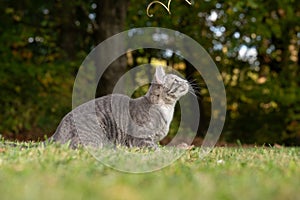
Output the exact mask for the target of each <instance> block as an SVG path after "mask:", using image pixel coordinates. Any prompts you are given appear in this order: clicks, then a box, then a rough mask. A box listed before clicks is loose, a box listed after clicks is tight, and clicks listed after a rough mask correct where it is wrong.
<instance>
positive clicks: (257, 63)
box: [0, 0, 300, 146]
mask: <svg viewBox="0 0 300 200" xmlns="http://www.w3.org/2000/svg"><path fill="white" fill-rule="evenodd" d="M150 2H151V1H149V0H144V1H141V0H127V1H125V0H122V1H121V0H118V1H117V0H74V1H67V0H49V1H44V0H35V1H32V0H22V1H19V0H1V1H0V61H1V65H0V105H1V107H0V134H1V135H2V137H4V138H6V139H13V140H16V139H17V140H43V139H44V137H45V136H50V135H52V134H53V132H54V131H55V129H56V127H57V125H58V124H59V122H60V120H61V119H62V117H63V116H64V115H65V114H66V113H67V112H69V111H70V110H71V105H72V104H71V103H72V99H71V95H72V87H73V82H74V79H75V76H76V73H77V70H78V69H79V67H80V65H81V63H82V62H83V60H84V58H85V57H86V56H87V55H88V53H89V52H90V51H91V50H92V49H93V48H94V47H95V46H96V45H97V44H99V43H100V42H102V41H103V40H105V39H106V38H108V37H110V36H112V35H114V34H116V33H119V32H121V31H124V30H129V29H131V28H135V27H150V26H151V27H152V26H154V27H157V26H159V27H164V28H170V29H174V30H178V31H180V32H182V33H185V34H187V35H189V36H190V37H192V38H193V39H195V40H196V41H198V42H199V44H201V45H202V46H203V47H204V48H205V49H206V50H207V52H208V53H209V54H210V55H211V57H212V58H213V60H214V61H215V63H216V64H217V66H218V68H219V70H220V73H221V74H222V77H223V79H224V84H225V87H226V92H227V118H226V124H225V127H224V130H223V133H222V136H221V141H224V142H226V143H229V144H232V143H236V142H237V141H238V142H241V143H243V144H271V145H273V144H280V145H287V146H290V145H300V89H299V86H300V69H299V65H300V50H299V48H300V4H299V2H298V1H297V0H264V1H261V0H244V1H241V0H226V1H221V0H219V1H215V0H203V1H199V0H194V1H193V5H191V6H190V5H188V4H187V3H186V2H185V1H184V0H173V1H172V3H171V6H170V10H171V13H172V14H171V15H169V14H168V12H167V11H166V9H164V8H163V7H162V6H161V5H158V4H156V5H153V6H152V7H151V9H150V12H151V13H153V14H154V16H153V17H152V18H150V17H148V16H147V13H146V8H147V6H148V4H149V3H150ZM167 2H168V1H162V3H165V4H167ZM145 63H152V64H161V65H169V66H171V67H173V68H174V69H176V70H178V71H180V72H181V73H182V74H184V75H185V76H186V77H188V79H189V80H190V81H193V82H195V83H197V85H198V86H199V87H197V88H195V89H196V90H197V92H198V93H199V98H198V100H199V106H200V108H201V121H200V122H199V124H200V127H199V130H198V133H197V135H198V137H199V138H201V137H203V136H204V135H205V133H206V132H205V131H206V129H207V126H208V123H209V119H210V115H211V113H210V101H211V100H210V97H209V93H208V91H207V88H206V85H205V83H204V82H203V80H202V78H201V74H199V73H198V72H197V71H196V70H195V69H194V68H193V66H191V65H190V64H189V63H188V62H187V61H186V60H184V59H183V58H181V57H180V56H177V55H176V54H175V53H174V52H170V51H158V50H155V49H148V50H145V49H141V50H137V51H131V52H128V53H127V54H126V55H124V56H122V57H120V58H119V59H117V60H116V61H115V62H114V63H112V64H111V66H110V67H109V69H108V70H107V72H106V73H105V74H104V76H103V77H102V79H101V84H99V87H98V91H97V94H95V96H102V95H105V94H109V93H111V91H112V89H113V86H114V83H116V81H117V80H118V78H119V77H120V76H121V75H122V74H124V73H125V72H126V71H127V70H129V69H131V68H133V67H134V66H137V65H141V64H145ZM135 78H136V79H138V78H139V77H135ZM146 89H147V87H144V88H142V89H141V90H140V91H137V92H136V93H135V94H134V95H136V96H138V95H141V94H142V93H143V92H144V91H145V90H146ZM179 119H180V113H179V114H178V113H175V119H174V121H173V123H172V127H171V134H170V136H169V137H171V136H172V134H173V133H175V132H176V127H178V121H179ZM199 140H201V139H199Z"/></svg>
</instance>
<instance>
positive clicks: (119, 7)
mask: <svg viewBox="0 0 300 200" xmlns="http://www.w3.org/2000/svg"><path fill="white" fill-rule="evenodd" d="M127 7H128V1H119V0H97V8H96V23H97V27H96V29H95V31H94V39H95V42H96V44H99V43H101V42H102V41H104V40H105V39H107V38H109V37H111V36H113V35H115V34H117V33H120V32H122V31H124V28H125V20H126V13H127ZM118 45H122V44H118ZM118 45H117V46H115V47H112V48H118ZM107 53H109V52H107ZM102 55H103V54H102ZM126 61H127V60H126V57H125V55H124V56H121V57H120V58H118V59H117V60H116V61H115V62H113V63H112V64H111V65H110V66H109V68H107V70H106V71H105V73H104V74H103V75H102V77H101V79H100V82H99V84H98V88H97V92H96V96H97V97H99V96H104V95H106V94H110V93H112V91H113V88H114V85H115V84H116V82H117V81H118V79H119V78H120V77H121V76H122V75H123V74H124V72H125V71H126V67H127V62H126ZM98 70H99V69H98Z"/></svg>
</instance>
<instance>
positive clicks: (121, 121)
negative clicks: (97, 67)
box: [50, 67, 189, 148]
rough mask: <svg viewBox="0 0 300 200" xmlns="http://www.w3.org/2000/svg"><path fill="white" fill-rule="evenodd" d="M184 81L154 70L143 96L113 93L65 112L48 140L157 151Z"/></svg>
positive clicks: (185, 82)
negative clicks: (136, 96)
mask: <svg viewBox="0 0 300 200" xmlns="http://www.w3.org/2000/svg"><path fill="white" fill-rule="evenodd" d="M188 88H189V85H188V83H187V81H186V80H184V79H181V78H180V77H178V76H176V75H173V74H165V72H164V71H163V69H162V68H161V67H158V68H157V69H156V73H155V75H154V79H153V82H152V84H151V86H150V88H149V91H148V92H147V94H146V95H145V96H142V97H140V98H137V99H131V98H129V97H128V96H125V95H121V94H112V95H107V96H104V97H100V98H97V99H95V100H92V101H89V102H87V103H85V104H83V105H81V106H79V107H77V108H75V109H74V110H72V111H71V112H70V113H68V114H67V115H66V116H65V117H64V118H63V120H62V121H61V123H60V125H59V126H58V128H57V130H56V132H55V133H54V135H53V136H52V137H51V138H50V140H52V141H55V142H60V143H67V142H69V144H70V146H71V147H72V148H76V147H78V146H80V145H85V146H86V145H88V146H93V147H97V148H99V147H102V146H103V145H112V146H116V145H122V146H127V147H152V148H156V146H157V142H158V141H160V140H161V139H162V138H164V137H165V136H166V135H167V134H168V131H169V126H170V123H171V121H172V118H173V112H174V107H175V103H176V102H177V100H178V99H179V98H180V97H181V96H183V95H185V94H186V93H187V92H188Z"/></svg>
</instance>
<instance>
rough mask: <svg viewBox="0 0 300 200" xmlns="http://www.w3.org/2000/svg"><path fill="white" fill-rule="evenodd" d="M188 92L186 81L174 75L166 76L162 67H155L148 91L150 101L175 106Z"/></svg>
mask: <svg viewBox="0 0 300 200" xmlns="http://www.w3.org/2000/svg"><path fill="white" fill-rule="evenodd" d="M188 91H189V84H188V81H187V80H184V79H182V78H180V77H179V76H177V75H174V74H166V73H165V71H164V70H163V68H162V67H157V68H156V72H155V75H154V78H153V81H152V84H151V88H150V90H149V95H150V100H151V101H152V102H153V103H158V104H175V103H176V101H177V100H178V99H179V98H180V97H182V96H183V95H185V94H186V93H187V92H188Z"/></svg>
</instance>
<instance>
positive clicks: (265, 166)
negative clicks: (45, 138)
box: [0, 145, 300, 200]
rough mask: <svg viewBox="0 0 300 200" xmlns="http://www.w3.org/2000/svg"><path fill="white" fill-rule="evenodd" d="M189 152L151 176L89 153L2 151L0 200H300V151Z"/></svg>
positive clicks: (56, 149) (51, 149)
mask: <svg viewBox="0 0 300 200" xmlns="http://www.w3.org/2000/svg"><path fill="white" fill-rule="evenodd" d="M199 151H200V149H199V148H196V149H193V150H190V151H187V152H186V153H185V154H184V155H183V156H182V157H181V158H180V159H179V160H177V161H176V162H174V163H173V164H172V165H170V166H168V167H166V168H164V169H162V170H159V171H156V172H152V173H146V174H129V173H122V172H118V171H115V170H113V169H110V168H108V167H106V166H104V165H102V164H101V163H100V162H98V161H97V160H95V159H94V158H93V157H92V156H91V155H90V154H89V153H88V152H86V151H84V150H70V149H68V148H66V147H57V146H54V145H50V146H47V147H45V148H41V147H39V148H31V149H22V150H20V149H18V148H13V147H2V148H0V199H1V200H14V199H22V200H27V199H28V200H35V199H36V200H40V199H74V200H76V199H82V200H85V199H129V200H135V199H172V200H173V199H205V200H206V199H208V200H210V199H225V200H226V199H228V200H231V199H249V200H250V199H251V200H253V199H272V200H273V199H275V200H276V199H278V200H282V199H285V200H286V199H293V200H295V199H300V194H299V190H300V149H299V148H261V147H257V148H215V149H214V150H213V151H212V152H211V153H210V154H208V155H207V156H206V157H205V158H203V159H199V158H198V154H199Z"/></svg>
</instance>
